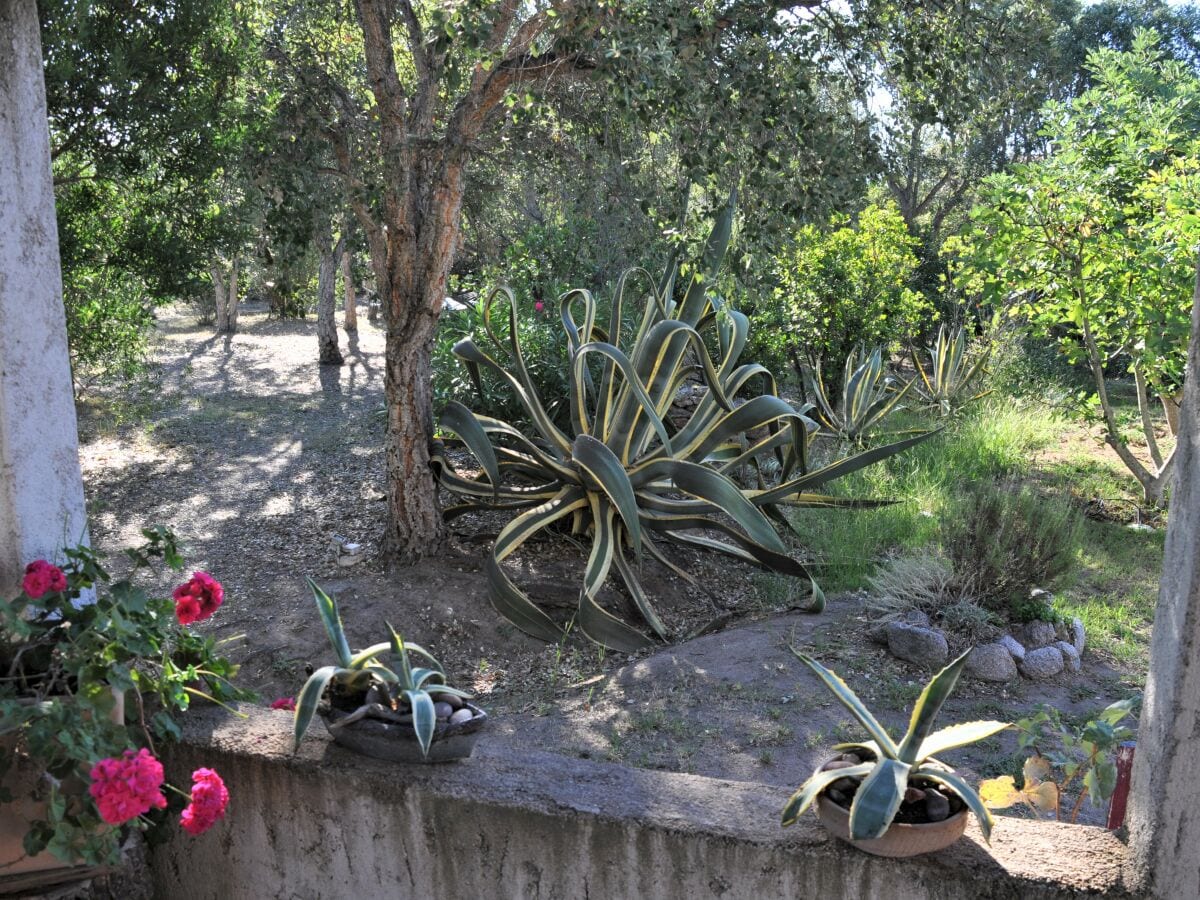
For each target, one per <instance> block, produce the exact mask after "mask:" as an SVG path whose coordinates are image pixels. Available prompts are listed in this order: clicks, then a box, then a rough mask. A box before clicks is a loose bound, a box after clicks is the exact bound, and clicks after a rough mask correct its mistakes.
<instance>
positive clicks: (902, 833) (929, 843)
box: [816, 794, 969, 858]
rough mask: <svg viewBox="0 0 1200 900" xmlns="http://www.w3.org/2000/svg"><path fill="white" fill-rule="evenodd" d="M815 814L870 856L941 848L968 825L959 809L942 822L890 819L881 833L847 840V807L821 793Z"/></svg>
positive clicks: (834, 832) (905, 854)
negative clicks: (914, 822) (910, 822)
mask: <svg viewBox="0 0 1200 900" xmlns="http://www.w3.org/2000/svg"><path fill="white" fill-rule="evenodd" d="M816 807H817V817H818V818H819V819H820V820H821V824H822V825H824V826H825V829H826V830H827V831H828V832H829V833H830V834H832V835H833V836H834V837H836V838H839V839H840V840H843V841H845V842H846V843H848V844H850V845H851V846H853V847H857V848H858V849H859V850H862V851H863V852H864V853H870V854H872V855H873V856H887V857H891V858H902V857H908V856H920V855H921V854H923V853H935V852H936V851H938V850H944V849H945V848H946V847H949V846H950V845H951V844H953V843H954V842H955V841H957V840H958V839H959V838H960V837H962V836H963V832H964V831H966V829H967V817H968V815H969V813H968V811H967V810H966V809H961V810H959V811H958V812H956V813H954V814H953V815H952V816H950V818H948V819H943V820H942V821H941V822H929V823H927V824H921V825H906V824H902V823H896V822H893V823H892V825H891V827H890V828H888V830H887V832H885V833H884V835H883V837H878V838H872V839H871V840H867V841H852V840H850V810H848V809H846V808H845V807H843V806H839V805H838V804H837V803H835V802H834V801H832V800H830V799H829V798H828V797H826V796H825V795H824V794H822V795H821V796H820V797H818V798H817V803H816Z"/></svg>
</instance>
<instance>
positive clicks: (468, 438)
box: [441, 400, 500, 500]
mask: <svg viewBox="0 0 1200 900" xmlns="http://www.w3.org/2000/svg"><path fill="white" fill-rule="evenodd" d="M441 426H442V428H444V429H446V430H447V431H452V432H454V433H455V434H457V435H458V436H459V437H460V438H462V440H463V443H464V444H466V445H467V449H468V450H470V451H471V453H472V454H474V456H475V458H476V459H477V460H479V465H480V466H481V467H482V468H483V472H484V474H485V475H487V478H488V481H489V482H491V484H492V487H493V488H496V489H497V490H496V491H495V492H494V493H493V495H492V496H493V498H494V499H496V500H498V499H499V496H500V495H499V490H498V489H499V487H500V463H499V461H497V459H496V451H495V449H494V448H493V447H492V442H491V441H490V440H489V439H488V436H487V432H485V431H484V430H483V426H482V425H480V423H479V422H478V421H477V420H476V419H475V414H474V413H472V412H471V411H470V410H469V409H467V408H466V407H465V406H463V405H462V404H461V403H459V402H457V401H456V400H450V401H449V402H447V403H446V408H445V409H444V410H443V411H442V418H441Z"/></svg>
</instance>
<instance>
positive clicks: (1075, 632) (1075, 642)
mask: <svg viewBox="0 0 1200 900" xmlns="http://www.w3.org/2000/svg"><path fill="white" fill-rule="evenodd" d="M1086 634H1087V633H1086V632H1085V631H1084V630H1083V620H1082V619H1079V618H1074V619H1072V620H1071V646H1072V647H1074V648H1075V652H1076V653H1077V654H1078V655H1079V656H1080V657H1082V656H1083V648H1084V646H1085V644H1086Z"/></svg>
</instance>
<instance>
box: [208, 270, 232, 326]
mask: <svg viewBox="0 0 1200 900" xmlns="http://www.w3.org/2000/svg"><path fill="white" fill-rule="evenodd" d="M208 274H209V277H210V278H212V285H213V305H214V309H215V312H214V316H215V321H216V326H217V334H223V333H224V332H225V331H227V330H228V328H229V325H228V323H227V322H226V321H225V279H224V278H223V277H222V276H221V270H220V268H219V267H217V266H215V265H214V266H212V267H211V268H210V269H209V270H208Z"/></svg>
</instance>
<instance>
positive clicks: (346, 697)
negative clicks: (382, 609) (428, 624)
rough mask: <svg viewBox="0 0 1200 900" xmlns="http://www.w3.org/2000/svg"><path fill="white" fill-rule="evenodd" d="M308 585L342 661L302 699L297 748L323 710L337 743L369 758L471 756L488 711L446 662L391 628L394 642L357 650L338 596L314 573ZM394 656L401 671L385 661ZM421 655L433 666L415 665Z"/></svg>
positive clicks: (320, 675) (315, 676)
mask: <svg viewBox="0 0 1200 900" xmlns="http://www.w3.org/2000/svg"><path fill="white" fill-rule="evenodd" d="M308 583H309V586H310V587H311V588H312V591H313V597H314V599H315V600H316V603H317V611H318V612H319V613H320V615H321V622H322V623H323V624H324V625H325V632H326V634H328V636H329V642H330V644H331V645H332V646H333V652H334V656H335V657H336V659H337V664H336V665H332V666H323V667H322V668H320V669H317V670H316V671H315V672H313V673H312V675H310V676H309V678H308V681H307V682H305V684H304V687H303V688H302V689H301V691H300V694H299V696H298V697H297V698H296V712H295V719H294V722H295V731H294V738H295V743H294V745H293V752H294V751H295V750H298V749H299V748H300V742H301V740H303V738H304V733H305V732H306V731H307V730H308V726H309V723H310V722H311V721H312V718H313V715H314V714H315V715H318V716H320V717H321V720H322V721H323V722H324V723H325V727H326V728H327V729H328V730H329V733H330V734H331V735H332V736H333V739H334V741H335V742H336V743H338V744H341V745H342V746H344V747H347V748H348V749H351V750H354V751H356V752H358V753H362V754H364V755H366V756H373V757H376V758H378V759H388V760H392V761H395V762H449V761H451V760H455V759H465V758H466V757H468V756H470V755H471V753H472V752H474V749H475V742H476V740H477V739H478V736H479V731H480V729H481V728H483V726H484V723H485V722H486V721H487V713H485V712H484V711H483V710H482V709H480V708H479V707H478V706H475V705H474V704H472V703H470V702H468V701H469V700H470V699H471V695H470V694H468V693H467V692H465V691H460V690H459V689H458V688H454V687H451V686H450V685H448V684H447V683H446V673H445V670H444V669H443V668H442V666H441V663H439V662H438V661H437V660H436V659H435V658H434V657H433V656H432V655H431V654H430V653H429V651H428V650H426V649H425V648H423V647H420V646H418V645H417V644H414V643H411V642H408V641H405V640H404V638H402V637H401V636H400V635H399V634H397V633H396V630H395V629H394V628H392V627H391V626H390V625H389V626H388V631H389V632H390V635H389V639H388V640H387V641H385V642H383V643H380V644H375V645H373V646H371V647H368V648H367V649H365V650H360V651H359V652H357V653H352V652H351V650H350V644H349V643H348V642H347V640H346V632H345V630H344V629H343V627H342V617H341V614H340V613H339V611H338V607H337V601H335V600H334V599H333V597H331V596H329V595H328V594H327V593H325V591H323V590H321V588H320V587H318V586H317V584H316V582H314V581H313V580H312V579H311V578H310V579H309V582H308ZM389 654H390V655H392V656H394V657H395V658H396V662H397V665H396V667H395V669H392V668H388V667H387V666H385V665H384V664H383V663H382V662H380V660H381V659H382V658H384V657H386V656H388V655H389ZM414 655H415V656H419V657H421V658H422V661H423V662H425V663H427V665H422V666H414V665H413V664H412V657H413V656H414Z"/></svg>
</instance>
